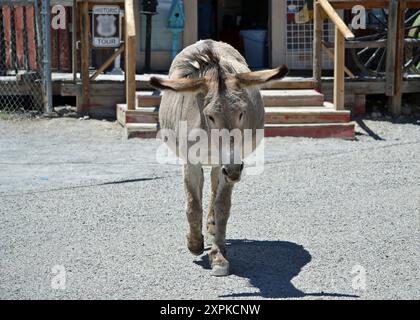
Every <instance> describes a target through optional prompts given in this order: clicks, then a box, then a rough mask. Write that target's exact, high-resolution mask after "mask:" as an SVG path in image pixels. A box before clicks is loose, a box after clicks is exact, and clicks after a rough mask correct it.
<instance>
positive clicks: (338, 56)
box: [334, 26, 345, 110]
mask: <svg viewBox="0 0 420 320" xmlns="http://www.w3.org/2000/svg"><path fill="white" fill-rule="evenodd" d="M334 56H335V57H334V106H335V108H336V109H337V110H344V63H345V45H344V36H343V35H342V34H341V32H340V29H339V28H338V27H337V26H336V27H335V52H334Z"/></svg>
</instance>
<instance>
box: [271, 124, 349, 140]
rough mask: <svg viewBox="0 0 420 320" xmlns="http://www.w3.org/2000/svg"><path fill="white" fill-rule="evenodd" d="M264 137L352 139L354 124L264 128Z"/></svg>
mask: <svg viewBox="0 0 420 320" xmlns="http://www.w3.org/2000/svg"><path fill="white" fill-rule="evenodd" d="M265 136H266V137H307V138H340V139H348V140H352V139H354V125H348V126H333V125H332V126H324V127H318V128H316V127H315V128H314V127H289V128H266V129H265Z"/></svg>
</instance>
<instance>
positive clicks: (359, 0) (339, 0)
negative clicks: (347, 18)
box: [329, 0, 388, 10]
mask: <svg viewBox="0 0 420 320" xmlns="http://www.w3.org/2000/svg"><path fill="white" fill-rule="evenodd" d="M329 2H330V3H331V5H332V6H333V7H334V8H335V9H347V10H349V9H350V10H351V8H353V7H354V6H356V5H361V6H363V7H365V8H366V9H376V8H387V7H388V0H370V1H365V0H330V1H329Z"/></svg>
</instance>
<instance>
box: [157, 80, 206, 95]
mask: <svg viewBox="0 0 420 320" xmlns="http://www.w3.org/2000/svg"><path fill="white" fill-rule="evenodd" d="M149 83H150V84H151V85H152V86H153V87H155V88H156V89H159V90H171V91H175V92H190V93H199V92H203V91H205V89H206V88H207V85H206V80H205V79H187V78H180V79H171V80H165V79H161V78H157V77H152V78H150V81H149Z"/></svg>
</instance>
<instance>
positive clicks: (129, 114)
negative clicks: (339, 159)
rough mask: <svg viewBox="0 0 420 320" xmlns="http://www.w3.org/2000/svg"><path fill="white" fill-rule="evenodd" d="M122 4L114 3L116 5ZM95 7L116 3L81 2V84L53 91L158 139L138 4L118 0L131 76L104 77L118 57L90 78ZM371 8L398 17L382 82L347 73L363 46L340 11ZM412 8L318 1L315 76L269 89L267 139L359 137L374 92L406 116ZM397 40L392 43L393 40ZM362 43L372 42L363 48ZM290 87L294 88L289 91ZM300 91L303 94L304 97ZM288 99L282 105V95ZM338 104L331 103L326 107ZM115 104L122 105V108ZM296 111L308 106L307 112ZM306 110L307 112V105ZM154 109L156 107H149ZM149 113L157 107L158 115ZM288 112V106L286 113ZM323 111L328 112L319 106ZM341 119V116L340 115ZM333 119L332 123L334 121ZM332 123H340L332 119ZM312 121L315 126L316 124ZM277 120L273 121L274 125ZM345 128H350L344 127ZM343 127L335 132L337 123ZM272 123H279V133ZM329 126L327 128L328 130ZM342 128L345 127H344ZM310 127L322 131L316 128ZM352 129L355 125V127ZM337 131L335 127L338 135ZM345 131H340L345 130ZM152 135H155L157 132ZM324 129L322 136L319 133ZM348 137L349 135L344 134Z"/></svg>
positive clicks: (417, 79)
mask: <svg viewBox="0 0 420 320" xmlns="http://www.w3.org/2000/svg"><path fill="white" fill-rule="evenodd" d="M112 2H113V3H115V1H112ZM94 3H100V4H103V3H110V1H104V0H90V1H82V0H77V6H78V9H77V12H78V13H79V24H78V25H79V26H80V43H81V47H80V50H79V51H80V61H82V63H81V65H80V69H79V70H80V73H81V78H80V80H75V79H77V78H78V77H77V70H76V71H75V74H74V75H73V80H72V79H71V78H67V75H64V76H62V77H61V78H60V76H57V77H56V79H55V81H54V90H55V92H56V93H57V94H60V95H63V96H76V97H77V105H78V110H79V112H80V113H81V114H84V113H88V114H91V115H93V116H100V115H101V114H103V115H106V116H115V115H116V116H117V119H118V121H119V122H120V123H121V124H122V125H123V126H125V127H126V129H127V132H128V136H140V137H148V136H155V132H156V131H157V129H158V128H159V124H158V121H157V110H158V109H157V108H158V106H159V99H160V98H159V96H160V93H159V92H154V91H152V88H150V86H149V84H148V79H149V78H150V76H151V75H136V72H135V71H136V70H135V67H136V65H135V62H136V50H135V47H136V44H135V43H136V41H138V35H136V28H135V18H134V6H133V0H126V1H118V3H120V5H121V6H124V9H125V17H124V29H125V31H126V32H125V36H124V44H123V45H122V46H121V48H120V50H118V51H119V52H118V53H121V54H124V59H125V75H124V76H109V75H103V74H101V72H102V71H103V70H105V69H106V67H107V66H109V65H110V64H111V63H112V61H113V60H114V59H115V57H116V54H114V55H113V56H111V57H110V59H108V60H107V61H106V62H105V64H104V65H103V66H102V67H101V68H99V69H98V70H97V71H96V72H95V73H94V74H92V73H90V71H89V65H88V64H87V62H86V61H88V60H89V49H90V42H89V39H90V35H89V33H90V26H89V19H88V10H89V8H90V7H91V5H92V4H94ZM357 4H360V5H364V6H365V7H366V8H368V9H370V8H386V9H388V10H389V11H390V12H391V13H393V14H392V16H391V19H390V21H389V30H390V31H389V34H390V35H391V36H393V35H394V33H395V36H393V38H392V39H389V40H388V41H386V42H385V44H383V43H382V44H381V45H385V46H386V47H387V49H388V51H389V54H388V56H387V60H386V63H387V73H386V77H383V78H368V77H357V76H355V75H354V74H352V73H351V72H349V71H348V69H347V68H346V65H345V49H346V46H353V47H356V46H357V45H358V43H356V42H352V40H354V39H355V36H354V34H353V32H352V31H351V30H350V29H349V27H348V26H347V25H346V23H344V21H343V20H342V18H341V17H340V16H339V15H338V14H337V11H336V10H338V9H349V8H352V7H353V6H354V5H357ZM406 8H416V9H418V8H420V2H419V1H414V0H403V1H396V0H388V1H343V0H330V1H328V0H318V1H316V2H315V5H314V9H315V12H314V45H313V48H314V52H313V76H312V77H311V78H293V77H291V78H287V79H285V80H283V81H281V82H278V83H276V84H274V85H272V86H271V87H270V88H266V89H267V90H266V91H263V96H264V100H265V101H266V108H273V107H275V108H277V109H276V110H270V109H267V111H268V115H269V116H268V118H267V119H266V120H267V132H268V133H267V135H268V136H273V135H298V136H301V135H303V136H313V137H321V136H322V137H324V136H325V137H327V136H336V137H346V138H352V137H353V135H354V125H353V124H352V123H351V122H350V121H349V120H350V111H349V110H352V111H353V113H354V114H357V113H359V112H363V109H364V101H365V97H366V95H368V94H385V95H387V96H389V101H390V102H389V105H390V110H391V112H392V114H393V115H395V116H397V115H399V114H400V113H401V99H402V94H403V93H413V92H420V76H416V75H412V76H404V74H403V72H402V69H403V60H402V58H401V57H402V54H401V50H402V49H401V48H403V47H404V44H405V43H404V41H405V37H404V34H403V27H402V23H403V20H404V17H403V15H402V12H403V10H405V9H406ZM322 13H323V14H326V15H327V16H328V18H329V19H330V20H331V21H332V22H333V24H334V26H335V41H334V44H333V48H329V47H328V44H326V43H323V42H322V39H321V36H322V28H323V21H322V19H321V14H322ZM390 40H392V41H390ZM359 45H360V46H362V45H365V44H360V43H359ZM325 50H327V51H328V53H329V54H330V56H331V58H332V59H333V60H334V77H325V76H323V75H322V70H323V68H322V64H321V63H322V62H321V61H322V59H321V58H320V57H321V54H322V52H323V51H325ZM287 90H290V91H287ZM299 91H300V92H299ZM317 92H322V94H321V95H322V103H321V102H317V103H315V104H313V103H312V102H313V101H311V100H310V99H311V98H312V96H314V95H316V94H317ZM284 94H286V95H287V94H288V95H289V96H288V97H287V99H283V100H282V95H284ZM296 94H304V95H305V97H303V99H302V101H301V102H300V104H299V105H293V103H291V101H292V100H293V96H294V95H296ZM269 95H271V98H272V100H274V101H275V103H274V105H273V104H272V105H270V103H269V102H268V101H269V98H268V96H269ZM326 100H328V101H332V102H331V103H328V102H325V101H326ZM115 106H117V108H116V109H115ZM294 107H301V108H300V109H297V108H294ZM302 107H303V108H302ZM144 108H149V109H144ZM150 108H153V110H151V109H150ZM279 108H281V109H279ZM320 108H321V109H320ZM340 117H341V118H340ZM327 119H328V120H327ZM331 119H335V120H337V119H339V120H340V121H338V122H331ZM311 121H312V122H311ZM272 122H274V123H272ZM343 123H344V124H346V126H343ZM334 125H336V127H335V128H333V129H332V126H334ZM273 126H276V127H275V129H276V130H273ZM324 127H325V128H326V129H325V130H324V131H323V128H324ZM343 127H345V128H344V130H343ZM311 128H315V129H314V130H311ZM349 128H351V129H350V130H349ZM335 129H336V130H335ZM340 130H341V131H340ZM152 132H153V134H152ZM320 132H321V133H320ZM342 132H345V133H344V134H341V133H342Z"/></svg>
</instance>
